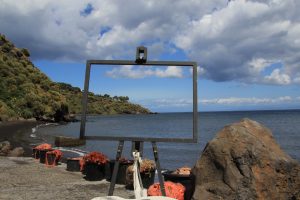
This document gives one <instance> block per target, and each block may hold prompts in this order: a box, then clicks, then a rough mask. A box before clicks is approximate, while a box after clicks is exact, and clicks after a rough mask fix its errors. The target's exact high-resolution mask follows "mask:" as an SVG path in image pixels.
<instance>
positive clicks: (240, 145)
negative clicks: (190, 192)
mask: <svg viewBox="0 0 300 200" xmlns="http://www.w3.org/2000/svg"><path fill="white" fill-rule="evenodd" d="M193 173H194V174H195V175H196V188H195V193H194V196H193V198H194V199H195V200H202V199H245V200H246V199H290V200H296V199H300V165H299V163H298V162H297V161H296V160H294V159H292V158H291V157H290V156H289V155H287V154H286V153H285V152H283V151H282V150H281V148H280V146H279V145H278V144H277V143H276V141H275V140H274V138H273V136H272V133H271V131H270V130H269V129H267V128H266V127H264V126H262V125H261V124H259V123H257V122H255V121H252V120H249V119H244V120H242V121H241V122H239V123H235V124H232V125H229V126H226V127H224V128H223V129H222V130H221V131H220V132H219V133H218V134H217V136H216V137H215V138H214V139H213V140H212V141H210V142H209V143H208V144H207V145H206V147H205V149H204V151H203V153H202V155H201V158H200V160H198V161H197V164H196V166H195V167H194V169H193Z"/></svg>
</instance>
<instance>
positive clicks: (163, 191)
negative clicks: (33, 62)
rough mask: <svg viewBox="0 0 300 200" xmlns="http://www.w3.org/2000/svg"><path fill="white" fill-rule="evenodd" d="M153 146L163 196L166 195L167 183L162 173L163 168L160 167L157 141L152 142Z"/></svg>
mask: <svg viewBox="0 0 300 200" xmlns="http://www.w3.org/2000/svg"><path fill="white" fill-rule="evenodd" d="M152 148H153V154H154V159H155V164H156V170H157V176H158V180H159V184H160V191H161V194H162V195H163V196H166V191H165V184H164V181H163V178H162V175H161V168H160V163H159V158H158V150H157V146H156V142H152Z"/></svg>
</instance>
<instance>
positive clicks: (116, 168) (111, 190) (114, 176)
mask: <svg viewBox="0 0 300 200" xmlns="http://www.w3.org/2000/svg"><path fill="white" fill-rule="evenodd" d="M123 146H124V141H119V146H118V151H117V155H116V161H115V166H114V171H113V174H112V178H111V182H110V186H109V191H108V196H112V195H113V194H114V190H115V185H116V181H117V175H118V171H119V164H120V158H121V156H122V151H123Z"/></svg>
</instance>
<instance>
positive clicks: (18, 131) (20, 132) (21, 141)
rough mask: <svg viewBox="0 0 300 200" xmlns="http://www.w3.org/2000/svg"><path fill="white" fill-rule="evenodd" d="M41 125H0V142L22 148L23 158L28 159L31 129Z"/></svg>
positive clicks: (32, 122) (33, 123)
mask: <svg viewBox="0 0 300 200" xmlns="http://www.w3.org/2000/svg"><path fill="white" fill-rule="evenodd" d="M39 124H42V122H39V121H13V122H2V123H0V142H2V141H9V142H10V144H11V145H12V146H13V148H15V147H23V149H24V155H23V156H24V157H30V156H31V154H32V145H31V144H32V142H33V141H34V138H32V137H30V134H32V128H34V127H36V126H37V125H39Z"/></svg>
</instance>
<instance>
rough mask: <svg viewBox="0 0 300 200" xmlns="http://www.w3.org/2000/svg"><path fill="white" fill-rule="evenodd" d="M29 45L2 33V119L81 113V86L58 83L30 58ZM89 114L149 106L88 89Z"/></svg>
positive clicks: (132, 111) (129, 111)
mask: <svg viewBox="0 0 300 200" xmlns="http://www.w3.org/2000/svg"><path fill="white" fill-rule="evenodd" d="M29 57H30V53H29V51H28V50H27V49H19V48H17V47H15V46H14V44H12V43H11V42H10V41H8V40H7V39H6V37H5V36H4V35H2V34H0V121H6V120H18V119H22V118H24V119H29V118H36V119H38V120H54V121H60V120H65V119H66V118H65V116H67V115H68V114H80V112H81V97H82V93H81V90H80V88H78V87H72V86H71V85H70V84H66V83H55V82H53V81H51V80H50V78H49V77H47V76H46V75H45V74H44V73H42V72H41V71H40V70H39V69H38V68H37V67H35V66H34V65H33V63H32V62H31V61H30V59H29ZM88 113H89V114H137V113H149V110H148V109H146V108H143V107H141V106H140V105H137V104H132V103H130V102H129V98H128V97H122V96H121V97H117V96H115V97H110V96H109V95H108V94H105V95H96V94H93V93H89V104H88Z"/></svg>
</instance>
